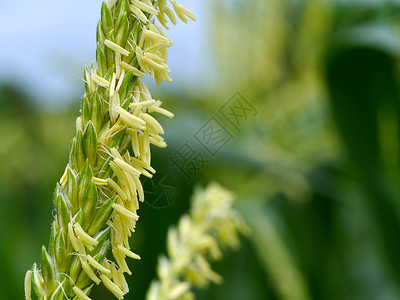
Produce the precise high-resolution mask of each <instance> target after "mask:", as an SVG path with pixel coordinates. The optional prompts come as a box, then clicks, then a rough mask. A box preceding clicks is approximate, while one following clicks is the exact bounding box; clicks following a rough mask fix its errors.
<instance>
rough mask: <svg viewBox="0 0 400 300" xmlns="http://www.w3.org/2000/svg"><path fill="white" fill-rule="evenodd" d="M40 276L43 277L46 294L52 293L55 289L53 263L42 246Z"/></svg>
mask: <svg viewBox="0 0 400 300" xmlns="http://www.w3.org/2000/svg"><path fill="white" fill-rule="evenodd" d="M41 267H42V274H43V277H44V281H45V285H46V290H47V291H48V292H50V293H51V292H52V291H54V289H55V284H56V282H55V271H54V262H53V260H52V258H51V256H50V255H49V254H48V253H47V251H46V248H45V247H44V246H42V263H41Z"/></svg>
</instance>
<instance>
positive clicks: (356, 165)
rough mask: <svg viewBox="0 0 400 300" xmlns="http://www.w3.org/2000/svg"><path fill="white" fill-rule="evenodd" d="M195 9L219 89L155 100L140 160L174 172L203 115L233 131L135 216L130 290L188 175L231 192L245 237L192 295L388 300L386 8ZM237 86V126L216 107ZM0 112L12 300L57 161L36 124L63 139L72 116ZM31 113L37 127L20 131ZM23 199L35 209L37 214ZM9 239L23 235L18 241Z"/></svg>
mask: <svg viewBox="0 0 400 300" xmlns="http://www.w3.org/2000/svg"><path fill="white" fill-rule="evenodd" d="M207 11H210V12H211V13H212V14H211V19H210V20H209V21H210V22H208V23H207V24H208V26H209V30H210V35H212V36H213V41H212V43H210V44H211V45H212V47H210V48H212V49H213V50H215V52H214V55H215V57H214V58H215V65H216V68H217V72H218V74H219V76H217V77H218V78H217V82H216V83H215V85H216V86H218V89H217V90H215V91H204V93H202V95H196V96H193V95H192V96H190V93H188V92H187V91H185V90H182V91H181V93H178V92H174V93H173V94H172V93H171V92H170V91H166V90H164V91H163V92H162V93H160V97H162V99H167V101H168V103H172V104H173V105H171V106H174V108H173V110H174V112H176V115H177V116H176V118H175V120H174V122H170V123H169V124H166V126H165V129H166V130H165V131H166V138H167V139H168V141H169V147H168V148H167V150H166V151H164V150H163V152H160V151H157V150H155V151H154V152H153V167H154V168H155V169H157V170H158V171H161V173H162V172H164V173H169V174H171V172H174V170H175V169H174V167H173V166H171V164H170V163H169V159H168V158H172V157H173V155H174V153H175V152H176V150H177V149H179V147H180V146H181V145H182V144H183V143H184V142H185V141H186V139H189V138H192V137H193V135H194V134H195V133H196V132H197V131H198V129H199V128H200V127H201V126H202V124H203V123H204V121H206V120H207V119H209V117H210V116H214V117H215V116H216V117H217V118H218V121H219V122H220V123H222V125H223V126H224V128H226V129H227V130H228V131H229V132H231V133H232V136H233V138H232V140H231V141H230V142H229V144H227V145H226V146H225V147H224V148H223V149H222V150H221V151H220V152H218V154H217V155H216V156H215V157H212V158H211V161H209V162H208V163H207V164H206V165H205V166H204V168H203V169H202V170H201V172H198V173H197V174H196V176H193V178H192V180H191V181H190V182H189V183H187V182H186V180H185V178H184V177H182V175H180V174H179V172H177V173H176V174H174V178H175V180H176V186H177V188H178V189H177V190H178V194H177V196H176V198H175V201H174V202H173V203H172V204H171V205H170V206H168V207H165V208H163V209H155V208H154V207H152V206H150V205H144V206H142V207H141V223H140V224H141V225H140V224H139V225H138V228H137V230H136V232H135V245H133V250H134V251H135V252H138V253H140V254H141V256H142V261H141V262H140V264H135V268H134V269H135V270H136V274H140V276H132V277H134V278H127V281H128V284H129V286H132V288H133V290H134V297H135V298H138V299H142V298H143V299H144V298H145V293H146V290H147V289H148V284H149V282H150V281H151V279H152V278H154V277H155V276H156V274H155V270H156V264H157V260H156V257H157V256H158V255H159V254H160V253H162V252H168V249H165V246H164V245H165V243H166V236H167V228H168V227H169V226H170V225H171V224H175V223H176V222H177V221H178V220H179V218H180V216H181V215H182V214H183V213H185V212H186V211H187V209H188V206H189V204H188V202H187V199H188V198H189V195H190V194H191V193H192V190H193V184H194V182H196V181H203V182H208V181H211V180H218V181H219V182H221V183H222V184H223V185H224V186H226V187H228V188H229V189H231V190H233V191H234V192H235V194H237V195H238V197H237V198H238V201H237V202H236V204H235V206H236V208H238V209H239V210H240V211H241V213H242V215H243V217H244V219H245V221H246V222H247V223H248V224H249V226H250V227H251V229H252V235H251V237H250V242H249V241H248V240H246V241H242V249H241V250H240V251H239V252H237V253H230V254H227V256H226V259H225V260H223V261H221V262H217V263H215V264H213V269H215V270H216V272H218V273H219V274H220V275H221V276H222V277H224V279H225V282H224V285H222V286H216V285H210V287H209V289H207V290H197V289H196V288H194V290H193V292H194V294H195V296H196V298H197V299H200V300H201V299H207V300H213V299H360V300H361V299H398V298H399V297H400V289H399V286H400V285H399V282H400V280H399V278H400V276H399V270H400V267H399V260H398V258H397V252H398V249H399V245H400V243H399V237H400V233H399V224H398V222H399V216H398V211H399V202H398V201H397V198H398V195H399V192H400V191H399V189H398V182H399V172H398V159H399V147H398V144H399V143H398V136H399V135H398V133H399V125H398V124H399V116H398V111H399V107H398V103H399V94H398V88H397V86H398V82H399V80H398V79H399V77H398V63H399V53H400V50H399V49H400V46H399V45H400V41H399V36H400V33H399V28H400V27H399V21H398V20H400V18H399V12H400V9H399V5H398V4H397V2H396V1H339V0H335V1H334V0H326V1H323V0H303V1H293V0H283V1H282V0H281V1H279V0H265V1H261V0H250V1H243V0H235V1H222V0H221V1H212V2H208V6H207ZM236 92H240V94H241V95H242V96H243V97H244V99H245V100H246V103H249V104H251V106H252V107H253V108H254V110H253V111H252V112H251V113H252V114H251V115H250V113H249V116H248V117H245V115H244V114H242V118H241V119H239V120H238V121H239V125H240V126H233V125H232V122H230V121H232V119H230V120H228V119H227V118H226V114H225V116H223V115H221V113H220V111H223V110H221V108H223V107H225V104H226V103H227V101H228V100H229V99H230V97H231V96H232V95H233V94H235V93H236ZM13 94H14V95H13V96H10V91H9V90H8V91H6V92H3V93H2V97H3V99H11V97H16V96H15V92H14V91H13ZM21 97H22V96H19V97H16V98H21ZM1 103H2V105H3V106H2V109H1V111H0V114H1V116H2V118H1V119H0V122H2V127H1V131H0V133H1V137H2V139H1V141H2V143H1V144H0V150H1V154H2V155H3V156H4V159H2V164H1V165H0V168H1V169H0V170H1V178H2V180H1V182H0V184H1V190H0V195H1V197H2V198H3V199H10V198H11V197H12V198H13V199H16V201H13V202H10V201H5V200H3V201H0V205H1V209H0V214H1V216H2V218H0V224H1V226H0V228H1V233H2V234H1V235H0V238H1V242H2V244H12V245H13V247H1V249H0V251H1V253H2V255H3V256H4V257H15V256H18V257H21V260H20V261H15V259H9V260H5V265H4V272H3V274H0V279H1V280H0V282H2V284H0V298H5V299H11V298H15V295H19V296H20V297H22V293H21V291H20V290H21V289H20V286H21V284H16V282H18V278H21V276H22V275H21V274H22V273H23V269H24V266H26V265H29V262H30V261H32V260H33V259H34V258H35V257H38V256H39V250H38V249H39V248H38V247H39V246H38V244H39V245H40V244H43V243H45V242H46V240H47V234H44V233H46V232H47V227H48V223H50V219H51V217H50V212H51V206H50V205H49V203H48V200H47V199H49V198H50V197H51V195H50V194H51V191H50V190H49V188H48V187H49V186H51V185H52V184H51V182H52V181H56V180H57V179H59V177H60V176H61V175H62V174H57V169H61V168H62V164H63V161H65V160H66V155H62V154H60V153H65V150H66V149H64V148H63V147H62V145H65V142H66V141H65V139H67V137H64V135H58V134H54V132H53V131H50V130H48V128H50V127H54V126H55V125H54V124H59V125H57V126H60V127H59V128H60V130H63V131H65V132H68V130H69V131H70V133H71V135H72V132H73V130H72V128H71V127H70V126H69V125H68V124H69V123H71V120H72V119H73V118H72V117H71V115H70V114H67V113H66V114H65V116H64V117H62V118H60V117H59V116H58V115H57V116H56V115H54V114H51V113H50V112H43V111H35V110H34V108H31V107H29V105H28V103H29V101H28V100H26V101H25V100H24V101H23V103H25V104H24V106H26V107H28V108H27V109H26V111H28V112H33V113H26V114H23V112H21V110H20V107H21V106H22V104H21V105H20V104H19V105H17V106H15V105H14V106H12V105H11V104H10V103H11V102H9V101H3V102H1ZM5 103H6V104H7V105H5ZM21 103H22V102H21ZM255 114H256V115H255ZM254 115H255V116H254ZM29 118H35V120H36V121H32V122H39V123H40V124H42V126H41V127H40V129H38V128H36V127H35V129H34V130H32V128H31V127H29V126H25V127H24V125H23V124H27V123H24V122H28V120H30V119H29ZM30 123H31V121H29V124H30ZM50 124H52V125H50ZM234 125H237V124H234ZM10 130H12V131H13V132H16V133H18V134H15V135H9V134H7V133H8V131H10ZM29 130H30V131H29ZM176 132H179V135H178V134H175V133H176ZM58 139H60V140H59V141H60V142H59V143H57V144H54V143H53V142H52V141H54V140H58ZM38 141H40V143H39V142H38ZM21 144H23V145H24V147H20V146H19V145H21ZM46 151H47V152H46ZM198 151H199V152H201V153H202V154H206V153H207V150H205V149H203V148H201V147H199V149H198ZM10 153H13V154H14V155H10ZM31 153H36V156H35V157H36V160H35V159H33V158H32V156H30V155H31ZM165 153H167V155H166V154H165ZM168 156H169V157H168ZM50 158H51V159H50ZM166 158H167V159H166ZM3 161H4V162H3ZM50 162H51V163H50ZM57 162H59V164H58V165H57ZM26 165H29V166H33V169H34V171H31V169H29V168H25V167H24V166H26ZM175 171H176V170H175ZM33 172H34V173H35V176H32V173H33ZM50 177H51V178H50ZM56 177H58V178H56ZM50 179H51V180H50ZM42 187H44V188H42ZM31 191H32V192H31ZM32 198H35V199H39V200H38V201H43V202H44V203H47V211H43V210H42V209H38V208H37V206H36V205H34V204H33V201H32V200H31V199H32ZM35 201H36V200H35ZM20 203H25V206H24V207H29V208H31V207H32V211H36V212H35V214H37V215H38V216H41V217H42V218H43V220H44V224H39V222H38V221H37V220H36V219H33V218H32V216H31V213H30V209H27V210H26V211H23V212H22V211H21V210H20V209H19V206H20ZM42 207H43V206H42ZM14 216H15V217H14ZM154 219H157V222H154V221H152V220H154ZM15 220H20V221H18V222H16V221H15ZM21 226H23V227H21ZM22 232H29V233H31V234H30V236H29V238H26V239H24V240H21V239H19V238H18V237H19V236H23V235H21V234H22ZM39 242H40V243H39ZM25 247H26V248H29V249H32V253H30V252H29V253H28V251H25V250H24V248H25ZM164 249H165V251H164ZM128 264H130V263H129V262H128ZM4 274H7V276H6V275H4ZM3 283H4V285H3ZM6 287H7V288H6ZM179 288H180V291H182V289H183V288H185V289H186V288H187V287H186V285H181V286H179ZM178 290H179V289H178ZM106 295H107V294H106V293H104V290H103V289H102V288H101V287H100V286H99V287H98V288H97V289H95V290H94V291H93V298H94V299H106Z"/></svg>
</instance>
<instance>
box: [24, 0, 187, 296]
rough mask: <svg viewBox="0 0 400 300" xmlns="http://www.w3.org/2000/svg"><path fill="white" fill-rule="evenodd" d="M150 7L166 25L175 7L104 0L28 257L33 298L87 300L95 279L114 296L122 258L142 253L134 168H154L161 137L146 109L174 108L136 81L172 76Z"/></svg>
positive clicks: (120, 290)
mask: <svg viewBox="0 0 400 300" xmlns="http://www.w3.org/2000/svg"><path fill="white" fill-rule="evenodd" d="M172 5H173V7H174V9H175V12H176V13H177V15H178V17H180V18H181V19H183V20H185V21H187V18H186V16H188V17H191V18H192V17H193V18H194V16H192V14H191V12H190V11H188V10H187V9H186V8H184V7H181V6H178V4H177V3H172ZM155 15H157V17H158V18H159V19H161V20H162V21H161V23H162V24H163V25H164V26H165V27H166V18H165V15H167V16H172V15H173V12H172V10H171V9H170V8H168V6H167V3H166V1H165V0H159V1H150V0H141V1H139V0H131V1H129V0H117V1H109V3H108V4H106V3H105V2H104V3H103V4H102V7H101V18H100V21H99V23H98V26H97V50H96V60H97V68H94V67H92V68H90V70H89V69H88V68H86V67H85V70H84V80H85V92H86V93H85V95H84V96H83V98H82V107H81V115H80V116H79V117H78V118H77V120H76V132H75V137H74V138H73V140H72V143H71V147H70V153H69V161H68V164H67V166H66V169H65V172H64V174H63V175H62V177H61V179H60V181H59V183H57V186H56V189H55V193H54V207H55V210H56V216H55V219H54V222H53V223H52V227H51V235H50V243H49V247H48V248H47V249H46V247H44V246H43V247H42V255H41V263H40V268H38V266H37V264H36V263H35V264H34V265H33V267H32V270H29V271H28V272H27V273H26V277H25V295H26V299H31V287H32V286H33V288H34V291H35V293H36V295H37V296H38V298H39V299H65V298H67V299H81V300H82V299H85V300H87V299H90V298H89V293H90V290H91V289H92V287H93V285H94V284H100V283H103V284H104V285H105V286H106V287H107V288H108V289H109V290H110V291H111V292H112V293H113V294H114V295H115V296H116V297H117V298H118V299H122V298H123V296H124V294H126V293H127V292H128V290H129V288H128V285H127V283H126V281H125V277H124V273H128V274H131V271H130V270H129V268H128V265H127V263H126V261H125V258H126V256H129V257H132V258H134V259H140V257H139V255H137V254H135V253H133V252H132V251H131V250H130V246H129V240H128V238H129V236H130V235H131V233H132V232H134V230H135V225H136V221H137V220H138V218H139V216H138V215H137V210H138V209H139V201H143V200H144V197H143V188H142V185H141V182H140V176H142V175H143V176H147V177H152V174H154V173H155V170H154V169H153V168H152V167H151V165H150V160H151V151H150V144H154V145H156V146H159V147H165V146H166V143H165V142H164V140H163V138H162V137H161V136H160V134H163V133H164V131H163V129H162V127H161V125H160V124H159V123H158V121H157V120H156V119H155V118H154V117H153V116H152V115H151V113H158V114H163V115H166V116H168V117H172V116H173V114H172V113H170V112H168V111H167V110H165V109H163V108H161V107H160V105H161V101H159V100H157V101H156V100H154V99H153V98H152V97H151V94H150V92H149V90H148V89H147V87H146V86H145V85H144V84H143V83H142V82H141V81H140V80H139V78H141V77H143V76H144V74H149V75H150V76H151V77H152V78H153V79H155V80H156V82H157V83H159V82H161V81H163V80H167V81H171V79H170V78H169V76H168V74H169V69H168V66H167V65H166V63H167V59H168V56H167V48H168V47H170V46H171V45H172V41H171V40H170V39H169V38H168V37H167V36H166V35H165V34H164V32H163V31H162V29H161V27H159V26H157V25H156V24H155V22H154V18H155V17H154V16H155ZM172 18H173V19H174V17H172ZM174 21H175V19H174ZM109 250H111V251H109ZM110 254H112V255H110ZM106 256H107V258H106Z"/></svg>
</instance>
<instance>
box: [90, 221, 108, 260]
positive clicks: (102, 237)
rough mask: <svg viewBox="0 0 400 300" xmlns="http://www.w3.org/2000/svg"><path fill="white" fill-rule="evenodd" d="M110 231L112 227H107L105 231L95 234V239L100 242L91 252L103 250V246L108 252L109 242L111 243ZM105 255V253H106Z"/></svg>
mask: <svg viewBox="0 0 400 300" xmlns="http://www.w3.org/2000/svg"><path fill="white" fill-rule="evenodd" d="M110 231H111V227H107V228H106V229H104V230H103V231H100V232H98V233H97V234H96V235H95V237H94V238H95V239H96V240H97V241H98V242H99V243H98V244H97V245H96V246H95V247H94V248H93V250H92V251H91V254H96V253H99V251H100V252H101V250H102V249H103V248H105V250H104V252H105V253H107V250H108V243H109V238H110ZM104 255H105V254H104Z"/></svg>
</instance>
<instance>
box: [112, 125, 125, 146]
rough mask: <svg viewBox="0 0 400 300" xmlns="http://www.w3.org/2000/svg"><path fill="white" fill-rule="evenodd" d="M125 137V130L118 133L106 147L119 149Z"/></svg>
mask: <svg viewBox="0 0 400 300" xmlns="http://www.w3.org/2000/svg"><path fill="white" fill-rule="evenodd" d="M125 137H126V128H123V129H122V130H120V131H118V132H117V133H116V134H115V135H114V136H113V137H112V138H111V139H110V141H109V143H108V146H109V147H110V148H119V147H120V145H121V144H122V142H123V140H124V138H125Z"/></svg>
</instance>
